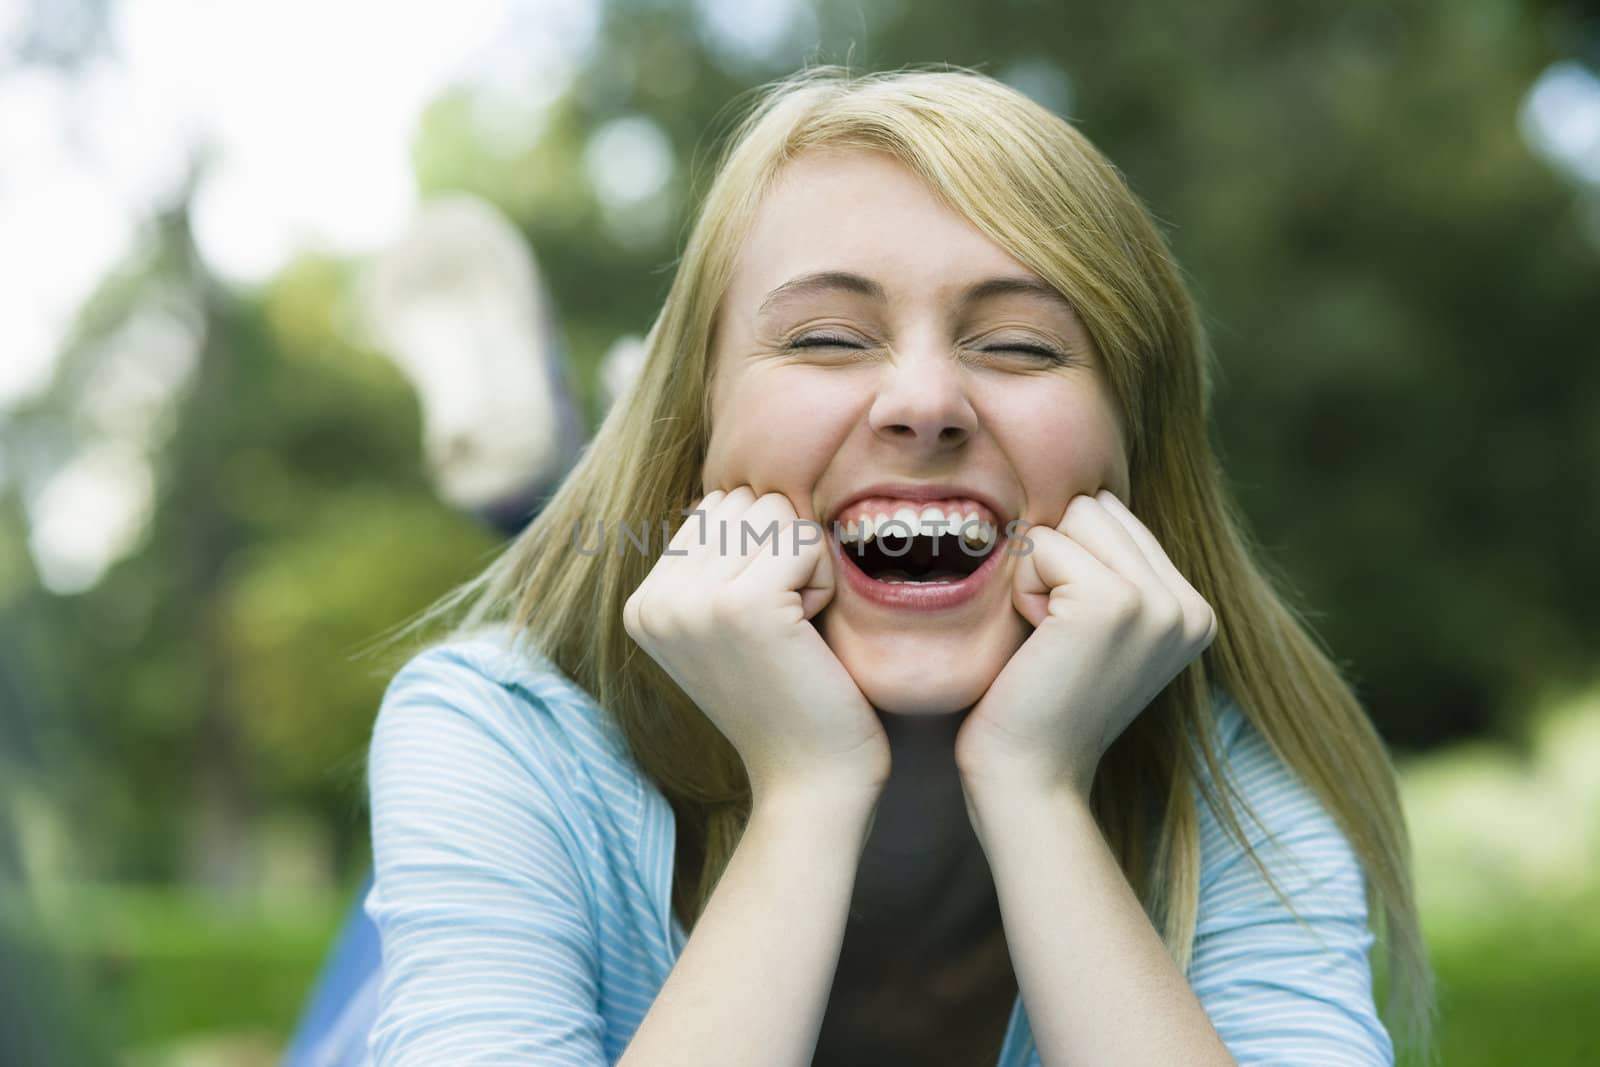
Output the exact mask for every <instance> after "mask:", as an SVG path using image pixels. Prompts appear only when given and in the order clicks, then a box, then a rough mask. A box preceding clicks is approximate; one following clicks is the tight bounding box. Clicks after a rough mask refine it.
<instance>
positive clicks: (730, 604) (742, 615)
mask: <svg viewBox="0 0 1600 1067" xmlns="http://www.w3.org/2000/svg"><path fill="white" fill-rule="evenodd" d="M707 606H708V607H709V609H710V615H711V618H712V620H713V621H715V622H716V623H717V624H718V625H719V626H723V627H730V628H731V627H735V626H738V625H739V624H741V623H743V622H746V621H747V620H748V619H749V618H750V603H749V600H748V599H747V598H746V596H745V594H744V591H743V590H742V589H740V588H739V586H738V585H736V584H734V583H732V582H727V583H724V584H722V585H720V586H718V587H717V589H716V591H715V592H714V593H712V594H711V596H710V598H709V603H708V605H707Z"/></svg>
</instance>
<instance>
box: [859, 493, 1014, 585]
mask: <svg viewBox="0 0 1600 1067" xmlns="http://www.w3.org/2000/svg"><path fill="white" fill-rule="evenodd" d="M917 499H937V498H936V497H934V498H930V497H921V498H917ZM974 499H977V498H974ZM1007 544H1008V542H1007V540H1006V539H1005V538H1004V537H1003V536H1002V537H1001V538H1000V541H999V543H998V544H996V545H995V546H994V548H993V549H992V550H991V551H990V552H989V554H988V556H986V557H984V560H983V562H982V563H980V564H978V569H977V570H975V571H973V572H972V573H971V574H969V575H967V576H966V577H965V578H963V579H961V580H960V581H958V582H946V583H943V584H938V585H936V584H932V583H929V584H924V585H918V584H917V583H915V582H905V583H901V584H898V585H896V584H892V583H890V582H880V581H877V580H876V579H874V578H872V577H870V576H869V575H868V574H867V572H866V571H864V570H862V569H861V568H860V567H858V566H857V565H856V562H855V560H853V559H851V558H850V553H848V552H846V551H845V550H844V548H843V547H842V546H841V545H840V544H839V540H838V538H836V537H834V536H833V535H832V534H830V535H829V536H828V545H829V547H830V549H831V551H832V552H833V558H834V560H835V566H837V567H838V568H839V570H840V571H841V572H843V574H844V580H845V583H846V584H847V585H848V586H849V587H850V588H851V590H852V591H854V592H856V593H859V594H860V595H861V598H862V599H863V600H866V601H869V602H871V603H873V604H877V605H879V606H880V607H885V608H893V609H895V610H898V611H906V610H911V611H948V610H949V609H951V608H957V607H960V606H962V605H963V604H966V603H968V602H969V601H971V600H973V599H975V598H976V597H977V596H978V594H979V593H981V592H983V589H984V587H985V586H987V585H988V584H989V581H990V579H992V578H993V577H994V576H995V575H996V574H997V573H999V570H1000V556H1001V554H1002V553H1004V552H1005V551H1007Z"/></svg>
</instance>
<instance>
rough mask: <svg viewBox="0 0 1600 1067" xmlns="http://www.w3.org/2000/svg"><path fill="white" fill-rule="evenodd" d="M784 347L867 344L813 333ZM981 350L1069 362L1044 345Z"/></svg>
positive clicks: (831, 346) (996, 347) (1053, 361)
mask: <svg viewBox="0 0 1600 1067" xmlns="http://www.w3.org/2000/svg"><path fill="white" fill-rule="evenodd" d="M784 347H785V348H856V349H859V348H865V347H866V346H865V345H860V344H857V343H855V342H854V341H851V340H849V339H848V338H844V337H828V336H824V335H812V336H810V337H801V338H797V339H796V340H793V341H790V342H788V343H787V344H785V345H784ZM979 351H981V352H1020V353H1023V354H1024V355H1029V356H1034V357H1036V358H1039V359H1046V360H1049V361H1050V362H1052V363H1066V362H1068V360H1067V357H1066V356H1064V355H1062V354H1061V353H1060V352H1057V351H1056V350H1055V349H1053V348H1045V347H1044V346H1043V345H1020V344H1019V345H992V346H990V347H989V348H983V349H979Z"/></svg>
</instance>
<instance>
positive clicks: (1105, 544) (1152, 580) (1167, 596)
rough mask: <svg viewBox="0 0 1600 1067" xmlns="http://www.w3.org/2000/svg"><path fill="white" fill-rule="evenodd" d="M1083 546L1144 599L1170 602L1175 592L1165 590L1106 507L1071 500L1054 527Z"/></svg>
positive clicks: (1093, 501) (1164, 581)
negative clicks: (1134, 587)
mask: <svg viewBox="0 0 1600 1067" xmlns="http://www.w3.org/2000/svg"><path fill="white" fill-rule="evenodd" d="M1057 529H1059V530H1061V531H1062V532H1063V533H1065V534H1067V536H1069V537H1071V538H1072V539H1073V540H1075V541H1077V542H1078V543H1079V544H1081V545H1083V546H1084V547H1085V548H1087V549H1088V550H1089V551H1090V552H1093V553H1094V554H1095V556H1096V557H1097V558H1098V559H1099V560H1100V561H1101V562H1102V563H1104V564H1105V565H1106V566H1107V567H1109V568H1111V569H1112V570H1113V571H1115V572H1116V573H1118V574H1120V575H1121V576H1122V577H1124V578H1126V579H1127V580H1128V581H1130V582H1132V583H1133V584H1134V585H1136V586H1138V587H1139V588H1140V590H1142V591H1143V592H1144V593H1145V595H1147V596H1149V597H1152V598H1155V599H1157V600H1172V599H1175V598H1176V597H1177V590H1175V589H1171V588H1168V586H1167V579H1165V578H1164V577H1162V576H1161V575H1160V574H1158V573H1157V572H1156V570H1155V568H1154V567H1152V566H1151V565H1150V561H1149V560H1147V559H1146V558H1145V554H1144V550H1143V549H1141V548H1140V547H1139V546H1138V544H1137V543H1136V542H1135V541H1134V540H1133V538H1132V537H1130V536H1129V535H1128V531H1127V530H1126V529H1125V528H1124V527H1123V525H1122V523H1120V522H1118V521H1117V520H1116V519H1114V518H1112V517H1111V515H1110V513H1109V512H1107V511H1106V508H1105V505H1104V504H1102V503H1101V502H1100V501H1099V500H1097V499H1095V498H1094V497H1092V496H1088V495H1083V496H1077V497H1074V498H1073V499H1072V501H1071V503H1069V504H1068V505H1067V511H1066V514H1065V515H1064V516H1062V519H1061V525H1060V526H1058V527H1057Z"/></svg>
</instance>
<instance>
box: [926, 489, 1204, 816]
mask: <svg viewBox="0 0 1600 1067" xmlns="http://www.w3.org/2000/svg"><path fill="white" fill-rule="evenodd" d="M1024 536H1025V537H1026V539H1027V541H1028V542H1029V543H1031V546H1032V547H1031V550H1029V551H1027V553H1026V554H1022V555H1019V556H1018V560H1017V567H1016V570H1015V573H1014V577H1013V582H1012V603H1013V604H1014V605H1015V606H1016V609H1017V611H1018V612H1020V613H1021V614H1022V616H1023V617H1024V618H1026V619H1027V620H1028V621H1029V622H1031V623H1032V624H1033V625H1034V627H1035V629H1034V631H1033V633H1032V634H1030V635H1029V637H1028V639H1027V640H1026V641H1024V642H1023V644H1022V647H1021V648H1019V649H1017V651H1016V653H1015V654H1014V655H1013V656H1012V657H1011V659H1010V661H1008V662H1007V664H1006V666H1005V668H1004V669H1003V670H1002V671H1001V672H1000V675H999V677H997V678H996V679H995V680H994V683H993V684H992V685H990V687H989V689H988V691H987V692H986V693H985V694H984V696H983V699H981V700H980V701H979V702H978V704H977V706H976V707H974V708H973V709H972V710H971V711H970V712H968V713H967V717H966V720H965V721H964V722H963V723H962V725H961V730H960V732H959V733H958V734H957V736H956V746H955V758H956V764H957V766H958V767H959V768H960V769H961V778H962V782H963V784H964V786H965V787H966V788H967V790H968V794H969V803H970V798H971V796H972V794H973V793H974V792H975V791H982V792H985V793H992V792H1001V793H1006V794H1012V795H1017V794H1025V795H1034V794H1039V793H1046V792H1054V791H1059V790H1060V789H1062V788H1066V789H1069V790H1071V791H1072V792H1074V793H1076V794H1077V795H1078V796H1079V797H1081V798H1083V799H1084V800H1085V801H1087V800H1088V797H1089V787H1090V785H1091V784H1092V783H1093V781H1094V774H1095V770H1096V768H1098V767H1099V765H1100V758H1101V757H1102V756H1103V755H1104V754H1105V752H1106V749H1107V748H1109V747H1110V746H1111V743H1112V742H1113V741H1115V740H1116V739H1117V737H1118V736H1120V735H1121V733H1122V731H1123V730H1125V729H1126V728H1127V726H1128V724H1129V723H1131V722H1132V721H1133V720H1134V718H1136V717H1137V716H1138V714H1139V713H1140V712H1141V711H1143V710H1144V709H1145V708H1146V707H1147V706H1148V705H1149V704H1150V702H1151V701H1152V700H1154V699H1155V697H1156V695H1157V694H1158V693H1160V692H1161V690H1162V689H1164V688H1166V686H1167V684H1168V683H1169V682H1171V681H1172V679H1173V678H1175V677H1177V675H1178V672H1179V671H1181V670H1183V668H1184V667H1186V666H1187V665H1188V664H1189V663H1190V662H1191V661H1192V660H1193V659H1194V658H1195V657H1196V656H1198V655H1200V653H1202V652H1204V651H1205V649H1206V648H1207V646H1209V645H1210V644H1211V642H1212V640H1213V639H1214V638H1215V637H1216V633H1217V621H1216V616H1215V614H1214V613H1213V612H1212V610H1211V606H1210V605H1209V604H1207V603H1206V601H1205V600H1204V599H1203V598H1202V597H1201V596H1200V594H1198V593H1196V592H1195V590H1194V588H1193V587H1192V586H1191V585H1190V584H1189V583H1188V582H1187V581H1186V580H1185V579H1184V577H1183V575H1181V574H1179V573H1178V570H1177V568H1176V567H1174V566H1173V565H1172V561H1171V560H1169V559H1167V555H1166V553H1165V552H1164V551H1162V549H1161V546H1160V544H1159V543H1157V541H1156V539H1155V537H1154V536H1153V535H1152V534H1151V533H1150V531H1149V530H1147V529H1146V528H1145V526H1144V524H1143V523H1141V522H1140V521H1139V520H1138V519H1136V518H1135V517H1134V515H1133V513H1132V512H1131V511H1129V510H1128V509H1127V507H1126V506H1124V505H1123V503H1122V501H1120V500H1118V499H1117V498H1116V496H1115V495H1114V494H1112V493H1111V492H1110V491H1109V490H1101V491H1100V492H1099V493H1097V494H1095V495H1094V496H1088V495H1087V494H1080V495H1079V496H1075V497H1073V498H1072V500H1071V501H1070V502H1069V503H1068V504H1067V509H1066V513H1065V514H1064V515H1063V516H1062V519H1061V521H1060V522H1059V523H1058V524H1057V525H1056V527H1055V528H1054V529H1051V528H1049V527H1046V526H1043V525H1035V526H1030V527H1028V528H1027V529H1026V531H1025V532H1024ZM1010 550H1011V549H1010V548H1009V547H1007V548H1003V549H1002V551H1010Z"/></svg>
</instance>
